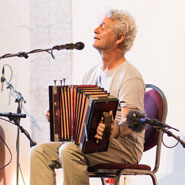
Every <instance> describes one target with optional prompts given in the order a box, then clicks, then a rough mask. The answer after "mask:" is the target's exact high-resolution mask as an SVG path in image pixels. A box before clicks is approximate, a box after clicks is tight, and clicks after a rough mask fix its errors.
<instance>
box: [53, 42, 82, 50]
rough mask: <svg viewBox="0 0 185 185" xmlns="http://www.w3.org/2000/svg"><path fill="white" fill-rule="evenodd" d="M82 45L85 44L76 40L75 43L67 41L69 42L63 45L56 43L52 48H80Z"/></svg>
mask: <svg viewBox="0 0 185 185" xmlns="http://www.w3.org/2000/svg"><path fill="white" fill-rule="evenodd" d="M84 47H85V44H84V43H83V42H77V43H75V44H73V43H69V44H65V45H57V46H54V47H53V48H52V49H57V50H61V49H77V50H82V49H83V48H84Z"/></svg>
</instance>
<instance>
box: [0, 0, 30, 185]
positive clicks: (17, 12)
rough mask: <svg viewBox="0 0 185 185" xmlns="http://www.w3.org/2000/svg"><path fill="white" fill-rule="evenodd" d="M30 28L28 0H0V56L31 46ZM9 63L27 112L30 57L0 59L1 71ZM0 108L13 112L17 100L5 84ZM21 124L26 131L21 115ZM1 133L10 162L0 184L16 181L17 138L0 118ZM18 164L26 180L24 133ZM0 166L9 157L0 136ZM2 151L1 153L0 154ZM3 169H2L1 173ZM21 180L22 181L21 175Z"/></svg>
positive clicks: (7, 71)
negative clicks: (17, 0)
mask: <svg viewBox="0 0 185 185" xmlns="http://www.w3.org/2000/svg"><path fill="white" fill-rule="evenodd" d="M29 34H30V32H29V1H25V0H21V1H19V3H17V2H16V1H15V2H14V1H1V3H0V43H1V44H0V56H2V55H3V54H5V53H17V52H19V51H28V50H29V49H30V35H29ZM4 64H9V65H10V66H11V68H12V70H13V77H12V81H11V83H12V85H13V86H14V88H15V90H17V91H18V92H20V93H21V94H22V96H23V97H24V99H25V100H26V101H27V103H25V104H24V107H23V109H24V110H23V113H25V111H28V112H29V109H30V106H29V102H30V100H29V99H30V94H29V93H30V91H29V89H30V83H29V81H30V80H29V79H30V72H29V70H30V68H29V59H27V60H26V61H25V59H22V58H18V57H15V58H9V59H2V60H0V71H2V66H3V65H4ZM5 78H6V79H7V80H8V81H9V78H10V69H9V68H8V67H7V66H6V67H5ZM0 102H1V106H0V112H1V113H4V112H14V113H16V111H17V110H16V109H17V103H15V98H14V97H13V96H12V95H11V94H10V90H9V89H6V84H4V90H3V92H1V91H0ZM21 125H22V126H23V127H24V128H25V129H26V130H28V131H29V127H30V124H29V119H27V118H26V119H25V118H24V119H21ZM0 127H1V133H0V135H1V136H2V133H4V139H5V142H6V144H7V145H8V146H9V148H10V150H11V152H12V162H11V163H10V164H9V165H8V166H7V167H6V168H5V169H4V171H3V170H2V171H0V184H1V185H14V184H16V183H15V182H16V180H15V179H16V178H15V177H16V139H17V127H16V126H14V125H13V124H11V123H8V122H5V121H2V120H0ZM20 140H21V142H20V161H19V162H20V165H21V169H22V171H23V175H24V178H25V180H27V179H28V170H27V169H28V166H29V160H28V154H29V150H30V143H29V141H28V139H27V138H26V137H25V135H24V134H20ZM0 148H1V149H0V151H1V154H0V156H1V158H0V166H1V167H2V166H3V165H4V164H6V163H7V162H8V161H9V159H10V154H9V152H8V150H7V148H6V147H5V146H4V144H3V143H2V141H1V140H0ZM3 153H4V155H2V154H3ZM4 172H5V173H4ZM20 184H21V185H22V184H23V181H22V179H21V177H20Z"/></svg>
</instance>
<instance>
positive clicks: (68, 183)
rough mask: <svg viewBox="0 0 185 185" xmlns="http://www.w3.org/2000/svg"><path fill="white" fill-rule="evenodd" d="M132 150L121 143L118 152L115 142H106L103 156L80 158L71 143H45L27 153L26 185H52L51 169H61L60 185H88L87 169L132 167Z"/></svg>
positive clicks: (100, 154)
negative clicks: (105, 164)
mask: <svg viewBox="0 0 185 185" xmlns="http://www.w3.org/2000/svg"><path fill="white" fill-rule="evenodd" d="M129 156H136V155H135V150H134V149H133V148H131V147H130V146H129V143H127V142H125V147H124V148H123V147H122V148H120V147H119V144H118V141H117V140H116V139H113V140H112V141H111V142H110V145H109V149H108V151H107V152H101V153H92V154H82V153H81V151H80V149H79V148H78V146H77V145H75V144H74V143H71V142H66V143H64V144H62V143H46V144H42V145H39V146H36V147H34V148H33V149H32V152H31V168H30V170H31V171H30V175H31V179H30V185H55V184H56V182H55V171H54V169H55V168H59V167H61V166H60V165H61V163H60V162H62V167H63V168H64V169H65V170H63V173H64V174H63V175H64V185H89V177H88V172H87V166H88V165H89V166H91V165H94V164H97V163H99V162H122V163H127V162H129V163H136V162H138V161H137V159H136V158H135V157H129Z"/></svg>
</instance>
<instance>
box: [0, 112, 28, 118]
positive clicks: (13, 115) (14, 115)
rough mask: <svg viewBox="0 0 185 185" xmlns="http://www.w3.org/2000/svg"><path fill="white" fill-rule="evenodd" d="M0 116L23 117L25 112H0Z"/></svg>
mask: <svg viewBox="0 0 185 185" xmlns="http://www.w3.org/2000/svg"><path fill="white" fill-rule="evenodd" d="M0 116H4V117H8V118H25V117H26V114H20V113H11V112H7V113H0Z"/></svg>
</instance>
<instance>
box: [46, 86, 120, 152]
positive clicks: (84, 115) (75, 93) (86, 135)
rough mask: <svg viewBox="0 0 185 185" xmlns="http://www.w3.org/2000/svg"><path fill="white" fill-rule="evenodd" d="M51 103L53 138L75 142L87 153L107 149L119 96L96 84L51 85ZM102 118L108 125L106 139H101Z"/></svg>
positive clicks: (52, 139)
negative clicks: (97, 130) (97, 132)
mask: <svg viewBox="0 0 185 185" xmlns="http://www.w3.org/2000/svg"><path fill="white" fill-rule="evenodd" d="M49 106H50V122H51V123H50V140H51V141H71V142H74V143H75V144H77V145H79V146H80V148H81V150H82V152H83V153H92V152H102V151H106V150H107V147H108V143H109V136H110V129H111V122H112V116H113V117H114V118H115V114H116V110H117V106H118V99H117V98H115V97H114V96H112V95H110V94H109V93H107V92H106V91H104V89H103V88H100V87H97V86H95V85H73V86H49ZM110 111H112V113H113V115H112V116H111V115H110V114H109V112H110ZM100 122H104V123H105V124H106V127H105V132H104V136H103V139H102V140H100V141H97V140H96V138H95V137H94V136H95V135H96V129H97V126H98V124H99V123H100Z"/></svg>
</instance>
